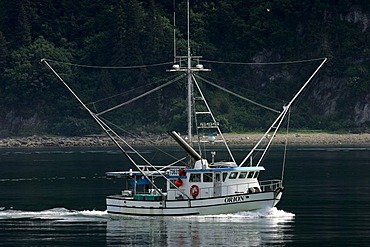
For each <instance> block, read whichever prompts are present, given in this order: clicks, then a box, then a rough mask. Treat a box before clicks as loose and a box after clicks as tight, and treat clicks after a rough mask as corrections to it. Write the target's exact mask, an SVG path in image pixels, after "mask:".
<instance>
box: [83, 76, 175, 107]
mask: <svg viewBox="0 0 370 247" xmlns="http://www.w3.org/2000/svg"><path fill="white" fill-rule="evenodd" d="M175 77H176V75H174V76H172V77H170V78H169V79H171V80H172V79H173V78H175ZM161 81H164V79H161V80H158V81H156V82H152V83H149V84H145V85H142V86H140V87H137V88H133V89H130V90H128V91H126V92H122V93H118V94H115V95H112V96H109V97H106V98H103V99H99V100H96V101H92V102H89V103H87V104H86V105H94V104H96V103H100V102H103V101H106V100H109V99H113V98H115V97H118V96H122V95H125V94H129V93H131V92H133V91H138V90H139V89H142V88H145V87H148V86H151V85H154V84H158V83H159V82H161ZM96 112H97V111H96Z"/></svg>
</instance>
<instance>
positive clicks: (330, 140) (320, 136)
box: [0, 133, 370, 148]
mask: <svg viewBox="0 0 370 247" xmlns="http://www.w3.org/2000/svg"><path fill="white" fill-rule="evenodd" d="M224 136H225V139H226V140H227V142H228V144H231V145H253V144H255V143H256V142H257V141H258V139H259V138H260V137H261V136H262V134H255V133H253V134H252V133H251V134H248V133H245V134H224ZM267 139H268V138H266V141H268V140H267ZM286 139H287V140H288V143H289V144H290V145H370V134H367V133H366V134H365V133H364V134H326V133H325V134H324V133H315V134H297V133H292V134H277V136H276V138H275V139H274V143H277V144H284V143H285V140H286ZM125 140H126V141H127V142H128V143H129V144H130V145H153V144H155V145H175V144H176V143H175V141H174V140H173V139H172V138H171V137H169V136H168V135H149V136H145V138H144V137H143V138H141V137H136V138H132V137H129V138H125ZM215 145H217V143H216V144H215ZM110 146H114V145H113V143H112V142H111V140H110V139H109V138H108V137H106V136H84V137H63V136H28V137H6V138H0V148H42V147H110Z"/></svg>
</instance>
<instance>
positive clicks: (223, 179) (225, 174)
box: [222, 172, 227, 182]
mask: <svg viewBox="0 0 370 247" xmlns="http://www.w3.org/2000/svg"><path fill="white" fill-rule="evenodd" d="M226 178H227V172H223V173H222V182H225V180H226Z"/></svg>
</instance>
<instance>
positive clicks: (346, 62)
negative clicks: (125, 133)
mask: <svg viewBox="0 0 370 247" xmlns="http://www.w3.org/2000/svg"><path fill="white" fill-rule="evenodd" d="M190 7H191V14H190V20H191V24H190V30H191V31H190V38H191V47H192V54H193V55H201V56H203V59H204V60H203V61H202V63H203V64H204V66H205V67H208V68H211V69H212V72H209V73H208V72H207V73H208V74H206V75H204V76H205V77H206V78H208V79H209V80H212V81H215V82H216V83H217V84H218V85H222V86H224V87H226V88H228V89H229V90H232V91H236V92H238V93H239V94H241V95H243V96H245V97H248V98H251V99H253V100H257V99H258V97H257V96H261V95H262V96H264V97H265V95H270V97H269V98H267V97H265V98H264V99H262V103H263V104H268V105H271V106H273V107H275V101H276V103H281V104H283V103H284V102H286V100H288V99H289V97H291V94H292V92H293V90H295V89H296V88H297V87H298V86H299V85H301V84H302V83H304V82H305V80H306V79H307V78H308V77H309V75H310V74H311V73H312V72H313V69H314V68H315V66H317V65H318V63H317V62H316V63H315V62H312V63H297V64H294V65H290V64H282V65H273V66H266V67H265V66H262V65H247V64H242V63H241V62H244V63H253V62H258V63H268V62H278V61H298V60H299V61H301V60H308V59H312V58H322V57H328V58H329V61H328V63H327V64H326V65H325V67H324V68H323V69H322V70H321V71H320V73H319V74H318V75H317V77H316V78H315V79H314V81H313V83H312V85H311V86H310V88H309V89H308V91H307V92H306V93H305V94H304V95H303V97H302V98H301V100H300V102H299V104H298V105H297V106H295V107H294V108H293V112H292V123H291V127H292V128H296V129H316V130H328V131H346V132H354V131H357V132H358V131H360V132H363V131H368V126H369V123H370V45H369V43H370V1H355V0H342V1H331V0H315V1H296V0H259V1H254V0H191V1H190ZM174 9H175V11H176V40H177V42H176V43H177V49H176V51H177V55H186V37H187V34H186V1H182V0H176V2H175V4H174V3H173V1H168V0H166V1H165V0H156V1H154V0H145V1H143V0H118V1H117V0H114V1H113V0H104V1H103V0H95V1H91V0H78V1H69V0H60V1H50V0H38V1H31V0H15V1H8V0H0V98H1V100H0V107H1V108H0V114H1V118H0V135H1V136H6V135H32V134H45V133H46V134H56V135H85V134H97V133H100V131H99V130H98V129H97V128H96V126H95V124H94V123H93V121H92V120H90V119H89V116H88V115H87V114H86V113H84V112H83V110H81V108H80V107H79V105H78V103H77V102H76V100H75V99H74V98H72V97H71V96H70V95H69V94H68V92H67V91H66V90H65V89H64V88H63V86H62V85H61V84H60V83H59V82H58V81H57V80H56V78H55V76H54V75H53V74H52V73H51V72H50V70H48V69H47V68H46V67H45V66H43V65H42V64H41V63H40V59H42V58H48V59H50V60H57V61H62V62H65V64H60V63H55V66H56V68H57V69H58V70H59V71H60V72H61V73H62V75H63V77H64V78H65V79H66V80H67V81H69V82H70V83H71V84H72V85H73V87H74V88H75V89H76V90H77V91H78V92H80V93H81V94H82V96H83V97H84V100H86V101H87V102H92V104H94V106H93V107H100V106H95V103H96V105H98V104H97V103H98V102H99V101H98V100H99V99H102V98H107V97H108V95H117V94H119V93H125V92H129V90H133V89H134V88H139V89H136V90H135V93H140V92H144V91H145V90H148V88H149V86H150V85H154V86H155V85H158V84H160V83H163V82H165V81H166V80H167V81H168V80H169V79H168V78H173V77H171V76H174V75H172V74H169V73H167V72H166V69H168V68H170V67H171V66H172V65H171V63H170V62H171V61H173V19H172V18H173V11H174ZM215 61H218V62H217V63H216V62H215ZM226 62H231V63H226ZM51 63H52V62H51ZM71 64H83V65H94V66H100V67H107V66H109V67H132V66H138V65H143V64H146V65H150V64H164V65H163V66H152V67H138V68H136V69H122V70H115V69H93V68H88V67H77V66H70V65H71ZM166 78H167V79H166ZM175 89H179V90H180V91H184V92H185V85H181V84H180V85H179V84H177V85H175V86H174V87H169V88H164V89H162V90H160V91H158V92H156V93H154V94H152V95H150V96H149V97H148V99H146V100H143V101H140V102H138V103H137V104H138V105H140V107H137V106H138V105H134V106H128V107H127V108H125V109H124V110H123V111H122V112H120V113H110V117H112V118H113V117H114V118H116V119H118V120H119V121H118V122H119V123H120V124H121V127H123V128H126V129H127V128H136V129H137V130H144V129H145V128H147V129H148V130H150V131H154V132H155V131H159V130H168V129H172V128H176V129H179V130H183V129H181V127H180V126H182V125H183V121H185V119H186V117H185V109H183V108H182V106H183V104H184V97H183V96H180V95H179V96H178V97H175V98H171V99H170V97H169V96H173V94H175V93H174V90H175ZM207 94H208V96H209V98H210V99H211V100H210V104H212V106H213V107H214V108H215V113H216V117H217V118H218V120H219V121H220V123H221V124H222V125H223V126H222V127H223V128H224V129H225V130H226V131H254V130H260V129H261V127H265V126H266V121H267V118H268V117H269V116H270V115H271V113H264V112H263V111H262V110H261V109H257V108H256V107H254V106H250V105H245V103H244V102H241V101H240V99H233V98H232V97H231V96H228V95H225V94H221V93H219V92H217V91H216V90H215V89H214V88H209V90H207ZM125 97H127V96H126V95H124V94H120V98H115V99H112V102H110V104H113V103H120V102H123V101H124V100H125ZM277 105H278V104H276V106H277ZM261 114H262V115H261ZM182 127H183V128H185V126H182Z"/></svg>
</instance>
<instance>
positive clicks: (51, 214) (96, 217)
mask: <svg viewBox="0 0 370 247" xmlns="http://www.w3.org/2000/svg"><path fill="white" fill-rule="evenodd" d="M107 215H108V214H107V212H106V211H98V210H83V211H75V210H68V209H66V208H53V209H48V210H43V211H20V210H13V209H9V210H5V209H4V210H2V211H0V220H5V219H42V220H56V221H106V220H107Z"/></svg>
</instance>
